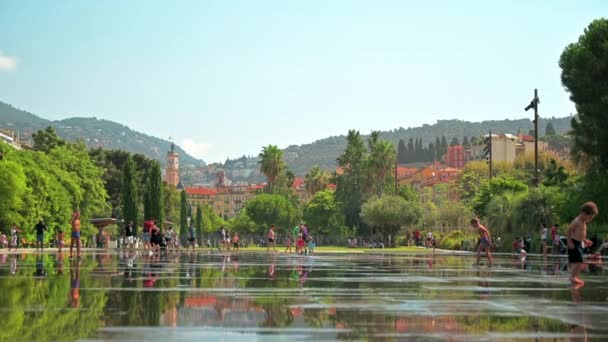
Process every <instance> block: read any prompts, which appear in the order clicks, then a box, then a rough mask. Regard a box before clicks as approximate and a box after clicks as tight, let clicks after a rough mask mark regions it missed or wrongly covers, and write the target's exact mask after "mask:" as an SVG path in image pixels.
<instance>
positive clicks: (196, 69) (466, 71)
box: [0, 0, 608, 162]
mask: <svg viewBox="0 0 608 342" xmlns="http://www.w3.org/2000/svg"><path fill="white" fill-rule="evenodd" d="M606 15H608V2H607V1H605V0H597V1H583V0H579V1H575V0H573V1H550V0H547V1H533V0H521V1H515V0H511V1H447V0H446V1H405V0H402V1H381V0H375V1H371V0H370V1H354V0H352V1H337V0H330V1H328V0H325V1H313V0H302V1H296V0H277V1H229V0H221V1H205V0H199V1H151V0H145V1H126V0H117V1H42V0H41V1H22V0H1V1H0V51H1V52H0V101H4V102H8V103H10V104H12V105H14V106H16V107H18V108H21V109H25V110H28V111H31V112H34V113H36V114H39V115H41V116H43V117H45V118H48V119H61V118H66V117H71V116H96V117H99V118H106V119H109V120H114V121H117V122H120V123H123V124H126V125H129V126H130V127H132V128H133V129H136V130H140V131H143V132H146V133H149V134H152V135H156V136H159V137H163V138H166V137H169V136H173V137H174V138H175V140H176V142H177V143H179V144H180V145H182V146H183V147H184V148H186V150H188V151H189V152H191V153H192V154H193V155H195V156H198V157H201V158H204V159H205V160H206V161H208V162H209V161H219V160H224V159H225V158H226V157H228V156H230V157H238V156H240V155H243V154H247V155H253V154H257V153H258V152H259V150H260V149H261V147H262V145H266V144H269V143H272V144H276V145H279V146H280V147H286V146H288V145H291V144H302V143H307V142H312V141H314V140H316V139H319V138H324V137H327V136H330V135H339V134H344V133H346V131H347V130H348V129H349V128H355V129H359V130H361V132H362V133H369V131H371V130H372V129H377V130H379V129H382V130H386V129H393V128H398V127H400V126H401V127H410V126H418V125H421V124H423V123H429V124H432V123H434V122H435V121H436V120H438V119H453V118H459V119H464V120H472V121H480V120H484V119H503V118H510V119H515V118H521V117H525V116H526V115H529V114H528V113H525V112H524V111H523V107H524V106H525V105H527V104H528V103H529V101H530V99H531V96H532V92H533V88H535V87H537V88H539V91H540V96H541V107H540V108H541V115H545V116H564V115H568V114H570V113H573V112H574V106H573V105H572V103H571V102H570V101H569V99H568V95H567V93H566V92H565V91H564V90H563V87H562V86H561V82H560V69H559V67H558V64H557V62H558V59H559V56H560V54H561V52H562V50H563V48H564V47H565V46H566V45H567V44H568V43H570V42H573V41H575V40H576V39H577V38H578V36H579V35H580V34H581V33H582V32H583V30H584V28H585V27H586V26H587V25H588V24H589V23H590V22H591V21H592V20H593V19H595V18H599V17H602V16H606Z"/></svg>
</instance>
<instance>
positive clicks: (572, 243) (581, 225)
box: [566, 202, 598, 286]
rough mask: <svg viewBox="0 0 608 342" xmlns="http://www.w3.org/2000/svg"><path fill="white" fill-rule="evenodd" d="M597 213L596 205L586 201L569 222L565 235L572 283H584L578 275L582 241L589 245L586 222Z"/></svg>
mask: <svg viewBox="0 0 608 342" xmlns="http://www.w3.org/2000/svg"><path fill="white" fill-rule="evenodd" d="M597 214H598V209H597V205H596V204H595V203H593V202H587V203H585V204H583V206H582V207H581V210H580V213H579V214H578V216H577V217H576V218H575V219H574V220H573V221H572V223H570V226H569V227H568V231H567V232H566V237H567V238H568V262H569V263H570V268H571V269H572V276H571V277H570V281H571V282H572V284H578V285H580V286H582V285H584V284H585V282H584V281H582V280H581V279H580V278H579V277H578V275H579V273H580V271H581V264H582V262H583V243H585V244H586V245H587V246H591V241H589V240H587V224H588V223H589V222H591V221H592V220H593V218H594V217H595V216H597Z"/></svg>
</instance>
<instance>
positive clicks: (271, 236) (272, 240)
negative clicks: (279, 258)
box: [266, 224, 277, 253]
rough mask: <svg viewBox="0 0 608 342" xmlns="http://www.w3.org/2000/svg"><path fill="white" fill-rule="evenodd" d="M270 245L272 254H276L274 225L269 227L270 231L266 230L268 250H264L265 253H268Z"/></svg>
mask: <svg viewBox="0 0 608 342" xmlns="http://www.w3.org/2000/svg"><path fill="white" fill-rule="evenodd" d="M271 245H272V247H273V248H274V252H275V253H276V252H277V243H276V236H275V234H274V224H272V225H270V230H268V248H267V249H266V252H270V246H271Z"/></svg>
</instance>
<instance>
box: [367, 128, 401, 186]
mask: <svg viewBox="0 0 608 342" xmlns="http://www.w3.org/2000/svg"><path fill="white" fill-rule="evenodd" d="M371 147H372V149H371V151H370V156H369V158H371V163H370V164H369V167H371V170H372V174H373V180H374V181H375V184H374V188H375V194H376V195H378V196H382V194H383V193H384V190H385V187H386V185H387V179H390V177H388V176H389V175H392V173H391V171H392V170H393V168H394V165H395V147H394V146H393V144H391V143H390V142H388V141H386V140H381V141H376V142H375V143H374V144H373V145H372V146H371Z"/></svg>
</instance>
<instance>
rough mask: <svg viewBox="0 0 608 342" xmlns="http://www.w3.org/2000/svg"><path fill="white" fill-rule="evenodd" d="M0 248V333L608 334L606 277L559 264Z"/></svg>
mask: <svg viewBox="0 0 608 342" xmlns="http://www.w3.org/2000/svg"><path fill="white" fill-rule="evenodd" d="M474 262H475V259H474V257H472V256H450V255H440V254H438V255H436V256H435V257H432V256H430V255H421V254H416V255H407V254H402V255H395V254H384V255H383V254H317V255H314V256H296V255H285V254H276V255H275V254H270V255H269V254H267V253H249V252H243V253H241V254H239V255H236V254H227V253H226V254H223V253H220V252H217V251H213V252H208V251H204V252H197V253H191V254H188V253H182V254H181V255H179V256H177V255H170V256H162V257H155V256H153V257H150V256H143V255H139V254H135V253H105V254H99V253H97V254H90V253H89V254H85V256H84V258H83V259H82V260H81V261H73V262H71V261H69V260H68V258H67V256H65V257H62V256H61V255H58V254H57V253H48V254H47V253H45V254H42V255H34V254H23V255H22V254H0V341H24V340H45V341H46V340H52V341H63V340H66V341H74V340H83V341H99V340H123V341H201V340H205V341H215V340H221V341H324V340H327V341H329V340H373V341H405V340H421V341H426V340H432V341H444V340H445V341H513V340H521V341H587V340H589V341H591V340H597V341H602V340H608V305H607V304H608V284H607V282H606V280H608V271H606V270H604V269H603V266H602V265H587V266H586V270H585V272H584V273H583V276H582V277H583V279H584V280H585V281H586V285H585V286H584V287H582V288H579V289H574V288H572V287H571V286H570V285H569V283H568V274H567V265H566V260H565V259H563V258H548V259H543V258H542V257H540V256H538V257H529V258H528V260H526V262H524V263H522V262H520V260H519V259H515V258H514V257H513V256H500V257H498V258H497V259H496V265H495V266H494V267H491V268H490V267H487V266H483V265H482V266H480V267H476V266H474Z"/></svg>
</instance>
